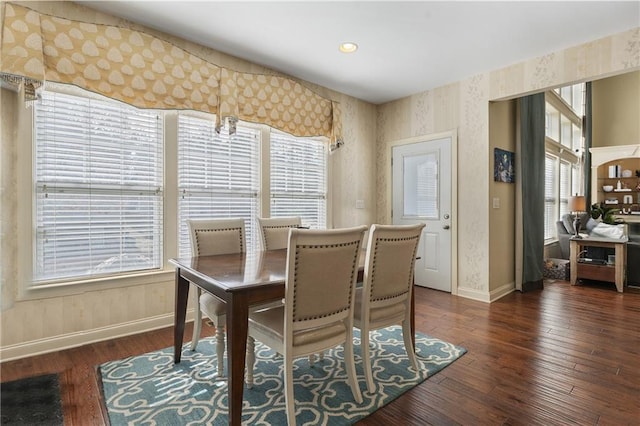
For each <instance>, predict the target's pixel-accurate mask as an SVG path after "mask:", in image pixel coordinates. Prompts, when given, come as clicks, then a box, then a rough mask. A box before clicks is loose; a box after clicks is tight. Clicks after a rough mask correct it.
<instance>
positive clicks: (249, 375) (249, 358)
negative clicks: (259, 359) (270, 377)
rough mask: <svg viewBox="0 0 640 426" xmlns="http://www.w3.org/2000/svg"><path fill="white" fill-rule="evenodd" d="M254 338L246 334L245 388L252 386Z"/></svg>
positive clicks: (254, 355) (254, 359)
mask: <svg viewBox="0 0 640 426" xmlns="http://www.w3.org/2000/svg"><path fill="white" fill-rule="evenodd" d="M255 351H256V339H254V338H253V337H251V336H247V389H252V388H253V368H254V365H255V363H256V352H255Z"/></svg>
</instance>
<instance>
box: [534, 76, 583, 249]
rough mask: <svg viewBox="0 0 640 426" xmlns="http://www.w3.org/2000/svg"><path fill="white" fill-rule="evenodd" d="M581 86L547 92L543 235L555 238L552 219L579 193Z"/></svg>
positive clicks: (580, 174)
mask: <svg viewBox="0 0 640 426" xmlns="http://www.w3.org/2000/svg"><path fill="white" fill-rule="evenodd" d="M583 86H584V85H582V84H577V85H573V86H567V87H563V88H560V89H556V90H554V91H551V92H547V93H546V97H545V98H546V142H545V151H546V157H545V218H544V238H545V240H548V241H550V240H553V239H554V238H555V237H556V227H555V222H556V221H558V220H560V218H561V217H562V216H563V215H564V214H567V213H572V212H570V211H569V208H568V205H569V204H568V203H569V198H570V197H571V196H573V195H575V194H582V190H581V180H580V179H581V178H580V177H581V176H582V170H581V164H582V163H581V160H582V150H583V146H584V144H583V139H582V113H583V111H584V106H583V95H584V88H583Z"/></svg>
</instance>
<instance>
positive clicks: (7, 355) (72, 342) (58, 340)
mask: <svg viewBox="0 0 640 426" xmlns="http://www.w3.org/2000/svg"><path fill="white" fill-rule="evenodd" d="M173 320H174V315H173V313H169V314H164V315H158V316H155V317H150V318H145V319H142V320H139V321H131V322H126V323H121V324H116V325H112V326H109V327H102V328H95V329H92V330H86V331H81V332H76V333H69V334H63V335H58V336H54V337H49V338H46V339H39V340H32V341H30V342H25V343H19V344H16V345H9V346H5V347H3V348H0V361H1V362H5V361H12V360H15V359H20V358H26V357H30V356H34V355H42V354H46V353H50V352H54V351H61V350H64V349H71V348H75V347H78V346H83V345H88V344H90V343H95V342H101V341H103V340H110V339H116V338H118V337H125V336H130V335H132V334H139V333H144V332H147V331H151V330H157V329H159V328H164V327H170V326H173ZM187 321H193V310H189V311H188V312H187Z"/></svg>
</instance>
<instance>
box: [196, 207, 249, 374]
mask: <svg viewBox="0 0 640 426" xmlns="http://www.w3.org/2000/svg"><path fill="white" fill-rule="evenodd" d="M187 225H188V227H189V235H190V241H191V255H192V256H208V255H216V254H231V253H244V252H245V251H246V243H245V229H244V219H190V220H187ZM202 312H204V313H205V315H206V316H207V317H208V318H209V319H210V320H211V321H212V322H213V325H214V326H215V328H216V355H217V357H218V376H222V375H223V374H224V349H225V335H224V328H225V324H226V312H227V309H226V303H225V302H224V301H222V300H220V299H218V298H217V297H216V296H214V295H212V294H211V293H207V292H203V291H202V290H201V289H200V287H196V309H195V320H194V324H193V338H192V339H191V350H192V351H195V350H196V347H197V346H198V341H199V340H200V332H201V329H202Z"/></svg>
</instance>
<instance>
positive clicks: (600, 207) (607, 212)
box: [589, 203, 617, 225]
mask: <svg viewBox="0 0 640 426" xmlns="http://www.w3.org/2000/svg"><path fill="white" fill-rule="evenodd" d="M616 210H617V209H616V208H614V207H607V206H606V205H605V204H604V203H594V204H593V205H592V206H591V210H590V211H589V215H590V216H591V217H592V218H593V219H598V218H600V217H601V218H602V222H604V223H606V224H608V225H615V224H616V219H615V218H614V217H613V215H614V214H615V212H616Z"/></svg>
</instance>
